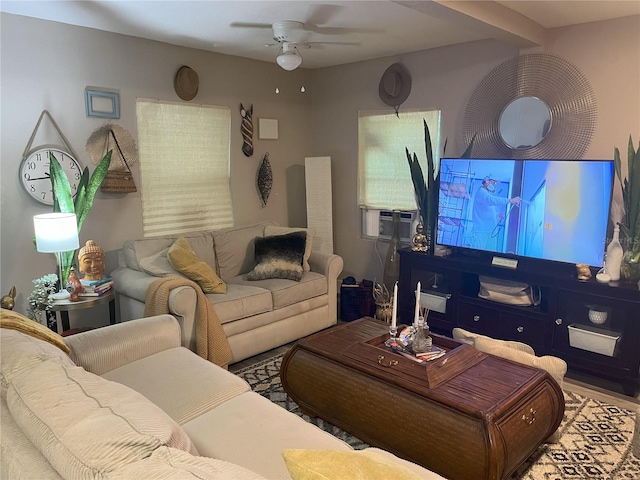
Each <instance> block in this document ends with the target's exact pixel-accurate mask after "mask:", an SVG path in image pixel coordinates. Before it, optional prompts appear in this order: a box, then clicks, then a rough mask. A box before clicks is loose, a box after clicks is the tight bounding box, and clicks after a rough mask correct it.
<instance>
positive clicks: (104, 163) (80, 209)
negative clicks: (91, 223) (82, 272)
mask: <svg viewBox="0 0 640 480" xmlns="http://www.w3.org/2000/svg"><path fill="white" fill-rule="evenodd" d="M111 153H112V150H109V151H108V152H107V154H106V155H105V156H104V158H103V159H102V160H100V163H98V165H97V166H96V168H95V170H94V171H93V173H92V174H91V176H89V169H88V167H84V170H83V172H82V176H81V177H80V182H79V183H78V191H77V192H76V197H75V199H74V198H73V195H72V194H71V186H70V185H69V179H68V178H67V175H66V174H65V173H64V171H63V170H62V167H61V166H60V163H59V162H58V159H57V158H56V157H55V155H54V154H53V153H49V163H50V166H49V174H50V176H51V188H52V189H53V211H54V213H75V214H76V218H77V221H78V235H80V229H81V228H82V224H83V223H84V221H85V219H86V218H87V215H88V214H89V210H91V207H92V206H93V197H94V196H95V194H96V192H97V191H98V188H100V184H101V183H102V181H103V180H104V177H105V176H106V175H107V172H108V170H109V165H111ZM74 254H75V251H74V250H71V251H69V252H62V253H61V254H60V256H59V258H58V262H59V264H60V266H61V271H62V278H61V279H60V285H65V284H66V281H67V278H68V277H69V272H70V271H71V266H72V265H73V255H74Z"/></svg>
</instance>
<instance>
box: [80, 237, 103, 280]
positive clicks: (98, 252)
mask: <svg viewBox="0 0 640 480" xmlns="http://www.w3.org/2000/svg"><path fill="white" fill-rule="evenodd" d="M78 268H79V270H80V273H84V279H85V280H100V279H101V278H104V250H102V248H100V247H99V246H98V245H96V242H94V241H93V240H88V241H87V243H86V244H85V246H84V247H82V248H81V249H80V251H79V252H78Z"/></svg>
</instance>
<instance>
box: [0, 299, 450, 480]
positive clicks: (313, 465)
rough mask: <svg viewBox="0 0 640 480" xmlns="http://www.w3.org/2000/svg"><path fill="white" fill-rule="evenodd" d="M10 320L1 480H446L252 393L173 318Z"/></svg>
mask: <svg viewBox="0 0 640 480" xmlns="http://www.w3.org/2000/svg"><path fill="white" fill-rule="evenodd" d="M2 316H3V324H2V327H3V328H1V329H0V342H1V351H2V362H1V369H0V385H1V390H0V392H1V402H0V414H1V417H0V421H1V422H2V429H1V430H0V448H1V450H0V453H1V462H0V466H1V469H0V477H1V478H7V479H11V478H24V479H38V480H40V479H57V478H105V479H133V478H135V479H160V478H162V479H168V478H171V479H218V480H240V479H242V480H258V479H291V478H293V479H302V478H319V477H313V476H312V475H323V476H322V477H321V478H326V479H331V478H343V479H351V478H367V479H373V478H394V479H417V478H423V479H433V480H436V479H441V478H442V477H440V476H438V475H436V474H435V473H433V472H430V471H428V470H426V469H423V468H422V467H420V466H417V465H415V464H412V463H410V462H407V461H405V460H402V459H400V458H398V457H395V456H394V455H392V454H390V453H388V452H385V451H382V450H378V449H374V448H369V449H366V450H363V451H360V452H356V451H354V450H352V449H351V447H350V446H349V445H348V444H346V443H344V442H343V441H341V440H339V439H337V438H336V437H333V436H332V435H330V434H328V433H327V432H324V431H323V430H321V429H319V428H317V427H316V426H315V425H312V424H310V423H307V422H305V421H304V420H303V419H301V418H300V417H298V416H297V415H295V414H293V413H290V412H287V411H286V410H284V409H283V408H281V407H279V406H278V405H275V404H273V403H271V402H269V401H268V400H267V399H265V398H264V397H262V396H260V395H259V394H257V393H255V392H252V391H251V390H250V388H249V385H248V384H247V383H246V382H245V381H244V380H242V379H241V378H240V377H237V376H235V375H234V374H232V373H230V372H228V371H227V370H225V369H223V368H220V367H218V366H216V365H214V364H212V363H211V362H208V361H207V360H204V359H203V358H201V357H199V356H198V355H196V354H195V353H193V352H192V351H190V350H189V349H187V348H185V347H183V346H182V345H181V332H180V326H179V323H178V321H177V320H176V319H175V318H174V317H172V316H170V315H161V316H154V317H147V318H143V319H138V320H133V321H130V322H125V323H120V324H116V325H111V326H108V327H105V328H101V329H96V330H91V331H88V332H83V333H80V334H77V335H73V336H69V337H66V338H64V340H63V339H62V337H59V336H58V335H57V334H53V333H52V332H49V331H47V330H46V328H45V327H40V326H38V325H37V324H35V322H31V321H30V320H28V319H25V322H26V323H29V322H30V323H32V324H33V325H36V326H38V327H40V328H39V329H38V328H37V329H35V332H28V333H24V331H25V330H24V329H20V328H19V329H15V328H14V327H15V324H14V325H8V324H7V323H6V322H5V319H6V318H7V316H8V315H7V311H5V310H3V311H2ZM64 350H66V351H67V352H68V353H66V352H65V351H64ZM285 459H286V460H285ZM321 471H322V472H321Z"/></svg>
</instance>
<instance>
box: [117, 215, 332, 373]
mask: <svg viewBox="0 0 640 480" xmlns="http://www.w3.org/2000/svg"><path fill="white" fill-rule="evenodd" d="M295 232H303V233H304V234H305V236H306V243H305V245H304V252H303V255H302V256H303V258H302V271H301V273H302V278H301V280H300V281H296V280H291V279H286V278H268V279H263V280H249V279H248V278H249V275H250V274H251V272H252V271H254V270H256V268H257V263H258V262H256V257H255V247H256V239H265V238H274V237H280V236H287V235H290V234H292V233H295ZM178 238H179V237H178V236H177V235H176V236H167V237H155V238H145V239H139V240H129V241H126V242H125V243H124V245H123V248H122V249H121V250H120V251H119V252H118V256H119V266H118V268H116V269H115V270H114V271H112V272H111V276H112V277H113V279H114V281H115V290H116V292H117V293H118V303H119V308H120V317H121V318H120V320H121V321H127V320H131V319H134V318H140V317H142V316H144V313H145V301H146V300H147V291H148V289H149V286H150V285H151V284H152V283H153V282H154V281H156V280H157V279H158V278H161V277H166V276H169V275H174V276H184V275H183V274H182V273H181V272H179V271H176V269H175V268H174V267H173V265H172V264H171V263H170V261H169V260H170V259H169V258H168V252H169V251H170V249H171V247H172V246H173V245H174V244H175V242H176V240H177V239H178ZM184 238H185V239H186V241H187V242H188V243H189V245H190V246H191V247H192V248H193V251H194V252H195V254H196V255H197V257H198V259H199V260H201V261H202V262H204V264H205V265H204V267H205V268H207V267H211V268H212V269H213V270H214V271H215V274H217V276H218V277H219V278H220V279H221V281H222V282H223V283H224V284H225V285H226V290H225V293H208V294H206V299H207V300H208V301H209V302H210V303H211V304H212V305H213V307H214V310H215V312H216V314H217V316H218V317H219V319H220V322H221V324H222V328H223V330H224V334H225V335H226V337H227V339H228V342H229V346H230V347H231V352H232V359H231V362H230V363H235V362H238V361H240V360H243V359H245V358H248V357H251V356H254V355H256V354H258V353H262V352H265V351H267V350H270V349H273V348H276V347H279V346H281V345H284V344H286V343H288V342H291V341H293V340H297V339H299V338H302V337H304V336H306V335H309V334H311V333H315V332H317V331H319V330H322V329H324V328H327V327H329V326H331V325H334V324H336V323H337V278H338V275H340V273H341V272H342V267H343V261H342V258H341V257H339V256H338V255H332V254H327V253H322V252H319V251H316V250H314V249H313V239H314V231H313V229H303V228H288V227H280V226H277V225H274V224H272V223H268V222H265V223H259V224H255V225H249V226H242V227H230V228H225V229H220V230H214V231H207V232H195V233H189V234H185V235H184ZM282 244H283V245H284V242H282ZM283 248H284V250H285V251H283V252H282V253H283V254H284V255H285V256H286V254H288V253H290V252H288V251H286V247H283ZM262 265H263V266H264V262H262ZM212 290H216V289H215V286H214V288H213V289H212ZM217 291H219V290H217ZM197 293H198V292H197V291H196V290H195V289H194V288H191V287H185V286H179V287H177V288H175V289H172V290H171V292H170V293H169V298H168V304H169V308H168V311H166V312H155V313H170V314H172V315H174V316H175V317H176V318H177V319H178V320H179V321H180V323H181V327H182V331H183V335H184V337H183V343H182V344H183V345H184V346H185V347H188V348H189V349H191V350H193V351H196V320H195V316H196V304H197V301H198V295H197ZM147 307H148V306H147Z"/></svg>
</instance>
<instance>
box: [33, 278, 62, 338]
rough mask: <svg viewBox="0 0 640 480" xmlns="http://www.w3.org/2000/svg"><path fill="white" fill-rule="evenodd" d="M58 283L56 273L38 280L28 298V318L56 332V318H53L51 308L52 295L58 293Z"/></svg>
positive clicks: (34, 282) (35, 281)
mask: <svg viewBox="0 0 640 480" xmlns="http://www.w3.org/2000/svg"><path fill="white" fill-rule="evenodd" d="M57 282H58V276H57V275H56V274H55V273H50V274H48V275H45V276H43V277H40V278H36V279H35V280H34V281H33V284H34V285H35V288H34V289H33V292H31V294H30V295H29V297H28V298H27V303H28V306H27V317H29V318H30V319H31V320H33V321H34V322H38V323H40V324H42V325H45V326H47V327H49V328H50V329H52V330H54V331H55V330H56V325H55V317H51V315H50V313H51V307H52V306H53V299H52V298H51V295H53V294H54V293H56V292H57V288H56V283H57ZM43 312H45V315H46V320H45V321H43V319H42V313H43Z"/></svg>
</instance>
